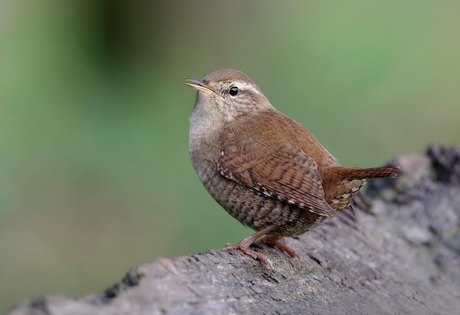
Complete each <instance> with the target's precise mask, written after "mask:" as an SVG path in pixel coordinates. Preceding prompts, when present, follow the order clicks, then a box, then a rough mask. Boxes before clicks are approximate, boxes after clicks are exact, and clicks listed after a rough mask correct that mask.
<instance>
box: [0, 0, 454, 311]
mask: <svg viewBox="0 0 460 315" xmlns="http://www.w3.org/2000/svg"><path fill="white" fill-rule="evenodd" d="M459 12H460V2H459V1H454V0H452V1H429V0H418V1H408V0H396V1H369V0H357V1H340V2H339V1H274V0H273V1H268V0H263V1H262V0H260V1H243V0H239V1H225V2H224V1H213V0H209V1H177V0H164V1H121V0H110V1H109V0H105V1H104V0H98V1H97V0H81V1H59V0H39V1H26V0H24V1H16V0H1V1H0V312H1V311H3V310H6V309H7V308H9V307H12V306H13V305H14V304H17V303H20V302H22V301H27V299H30V298H32V297H36V296H39V295H42V294H45V293H63V294H66V295H75V296H76V295H82V294H88V293H91V292H100V291H102V290H103V289H104V288H105V287H107V286H109V285H111V284H113V283H114V282H116V281H118V280H119V279H120V278H121V277H122V275H123V274H124V273H125V272H126V271H127V270H128V269H129V268H131V267H135V266H137V265H140V264H142V263H144V262H148V261H152V260H154V259H156V258H158V257H170V256H175V255H184V254H189V253H193V252H197V251H206V250H208V249H210V248H214V249H217V248H221V247H223V246H224V245H225V244H226V243H227V242H236V241H238V240H240V239H242V238H243V237H246V236H248V235H249V234H250V233H251V231H250V230H248V229H246V228H244V227H243V226H242V225H241V224H239V223H238V222H237V221H236V220H234V219H232V218H231V217H230V216H229V215H228V214H227V213H226V212H225V211H224V210H222V209H221V208H220V207H219V206H218V205H217V204H216V203H215V202H214V201H213V200H212V199H211V197H209V196H208V194H207V193H206V192H205V190H204V188H203V187H202V186H201V184H200V182H199V180H198V178H197V176H196V175H195V173H194V171H193V168H192V166H191V163H190V161H189V157H188V149H187V142H188V118H189V116H190V113H191V110H192V107H193V103H194V100H195V91H194V90H192V89H189V88H187V87H186V86H185V85H184V78H186V77H198V78H201V77H202V76H203V75H204V74H205V73H206V72H207V71H209V70H212V69H215V68H219V67H233V68H236V69H239V70H242V71H244V72H246V73H247V74H248V75H250V76H251V77H252V78H253V79H254V80H255V81H256V82H257V83H258V85H259V86H260V87H261V89H262V90H263V91H264V93H265V94H266V95H267V96H268V98H269V99H270V100H271V102H272V104H274V105H275V107H277V108H278V109H279V110H281V111H283V112H284V113H286V114H288V115H290V116H292V117H295V118H296V119H297V120H298V121H300V122H301V123H303V124H304V125H306V126H307V127H308V128H309V129H310V130H311V131H312V132H313V133H314V134H315V135H316V136H317V137H318V138H319V139H320V141H321V142H322V143H323V144H324V145H325V146H326V147H327V148H328V149H329V150H330V151H331V152H332V153H333V154H334V155H335V156H336V157H337V158H338V159H339V161H340V162H341V163H342V164H343V165H346V166H376V165H380V164H383V163H386V162H387V161H389V160H390V159H391V158H393V157H394V156H397V155H399V154H403V153H407V152H412V151H423V150H424V149H425V147H426V146H427V144H428V143H430V142H433V141H439V142H442V143H444V144H446V145H453V144H459V143H460V104H459V100H460V62H459V59H460V36H459V30H460V19H459V14H458V13H459Z"/></svg>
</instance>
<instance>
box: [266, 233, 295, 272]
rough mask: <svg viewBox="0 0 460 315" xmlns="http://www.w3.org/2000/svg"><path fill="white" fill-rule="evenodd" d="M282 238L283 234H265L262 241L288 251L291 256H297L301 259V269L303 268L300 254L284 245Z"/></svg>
mask: <svg viewBox="0 0 460 315" xmlns="http://www.w3.org/2000/svg"><path fill="white" fill-rule="evenodd" d="M280 239H282V237H281V236H272V235H265V236H264V237H263V238H262V239H261V242H264V243H268V244H272V245H273V246H275V247H277V248H278V249H280V250H281V251H283V252H285V253H287V254H288V255H289V256H291V258H296V259H297V260H298V261H299V270H301V269H302V260H301V259H300V256H299V255H298V254H297V253H296V252H295V250H293V249H292V248H290V247H289V246H287V245H284V244H283V243H281V242H280Z"/></svg>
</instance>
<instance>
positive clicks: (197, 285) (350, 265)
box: [9, 145, 460, 315]
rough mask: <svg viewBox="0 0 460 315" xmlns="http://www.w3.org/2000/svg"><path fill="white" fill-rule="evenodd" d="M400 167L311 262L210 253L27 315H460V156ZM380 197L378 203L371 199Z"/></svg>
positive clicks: (434, 152)
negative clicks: (300, 263)
mask: <svg viewBox="0 0 460 315" xmlns="http://www.w3.org/2000/svg"><path fill="white" fill-rule="evenodd" d="M394 163H398V164H399V165H401V166H402V167H403V168H404V170H405V173H404V174H402V175H401V176H400V177H399V178H398V179H397V180H396V181H395V180H381V181H374V182H373V183H371V184H370V187H369V189H368V192H367V195H366V196H367V197H366V196H364V197H363V196H362V198H361V202H360V206H356V207H355V216H353V214H352V213H351V212H350V211H348V212H343V213H341V214H340V217H339V219H336V220H326V222H325V223H324V224H322V225H321V226H320V227H318V228H316V229H314V230H313V231H310V232H308V233H306V234H304V235H302V236H301V237H299V238H298V239H287V240H286V243H287V244H288V245H289V246H292V247H293V248H294V249H295V250H296V251H297V252H298V253H299V255H300V256H301V258H302V260H303V268H302V270H298V269H297V262H296V261H295V260H292V259H290V258H289V257H288V256H287V255H286V254H284V253H280V252H279V251H278V250H275V249H274V248H270V247H269V246H267V245H256V247H257V250H259V251H261V252H263V253H264V254H266V255H267V256H268V257H270V259H271V261H272V262H273V264H274V268H275V269H274V272H273V274H272V277H267V269H266V268H265V266H263V265H262V264H261V263H260V262H259V261H256V260H253V259H252V258H250V257H248V256H245V255H243V254H241V253H239V252H227V251H225V250H218V251H215V250H210V251H208V252H205V253H197V254H194V255H190V256H182V257H176V258H161V259H158V260H156V261H154V262H151V263H146V264H144V265H142V266H140V267H138V268H135V269H134V270H132V271H131V272H129V273H128V274H127V275H126V276H125V277H124V279H123V280H122V281H121V282H120V283H118V284H116V285H114V286H112V287H110V288H108V289H107V290H106V291H105V292H103V293H101V294H94V295H88V296H84V297H79V298H72V297H65V296H61V295H49V296H45V297H42V298H39V299H36V300H34V301H32V302H30V303H28V304H25V305H21V306H18V307H17V308H16V309H14V310H12V311H11V312H10V313H9V314H11V315H22V314H30V315H32V314H37V315H38V314H53V315H54V314H101V315H105V314H181V315H182V314H460V148H451V149H445V148H443V147H441V146H440V145H432V146H431V147H430V148H429V149H428V151H427V154H408V155H405V156H402V157H400V158H398V159H397V160H396V161H394ZM371 198H372V199H371Z"/></svg>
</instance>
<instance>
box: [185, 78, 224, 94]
mask: <svg viewBox="0 0 460 315" xmlns="http://www.w3.org/2000/svg"><path fill="white" fill-rule="evenodd" d="M185 81H189V82H190V83H185V84H186V85H188V86H190V87H191V88H193V89H195V90H197V91H202V92H212V93H214V94H217V92H216V91H215V90H214V89H212V88H210V87H209V86H208V85H206V83H205V81H203V80H198V79H192V78H187V79H185Z"/></svg>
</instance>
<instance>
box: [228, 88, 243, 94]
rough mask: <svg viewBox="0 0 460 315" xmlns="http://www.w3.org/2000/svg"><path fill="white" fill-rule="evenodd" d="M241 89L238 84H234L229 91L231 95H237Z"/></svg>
mask: <svg viewBox="0 0 460 315" xmlns="http://www.w3.org/2000/svg"><path fill="white" fill-rule="evenodd" d="M239 91H240V90H239V89H238V87H237V86H232V87H231V88H230V90H229V91H228V93H229V94H230V95H231V96H236V95H237V94H238V92H239Z"/></svg>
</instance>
